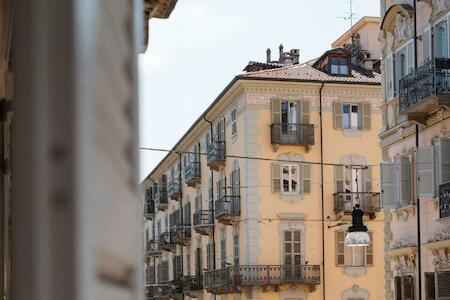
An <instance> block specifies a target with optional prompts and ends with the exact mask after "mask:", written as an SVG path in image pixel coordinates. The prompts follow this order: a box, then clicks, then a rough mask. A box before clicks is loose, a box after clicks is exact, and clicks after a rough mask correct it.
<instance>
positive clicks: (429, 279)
mask: <svg viewBox="0 0 450 300" xmlns="http://www.w3.org/2000/svg"><path fill="white" fill-rule="evenodd" d="M425 295H426V299H428V300H435V299H436V284H435V280H434V272H433V273H431V272H426V273H425Z"/></svg>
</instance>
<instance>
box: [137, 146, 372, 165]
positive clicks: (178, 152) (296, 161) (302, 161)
mask: <svg viewBox="0 0 450 300" xmlns="http://www.w3.org/2000/svg"><path fill="white" fill-rule="evenodd" d="M139 149H140V150H148V151H154V152H166V153H175V154H192V155H202V156H206V155H208V154H207V153H204V152H194V151H182V150H171V149H163V148H151V147H139ZM223 156H224V157H227V158H237V159H248V160H262V161H270V162H284V163H303V164H308V165H324V166H347V165H348V164H342V163H326V162H324V163H321V162H318V161H307V160H289V159H279V158H269V157H256V156H244V155H230V154H225V155H223ZM364 166H368V167H379V166H380V165H379V164H376V165H367V164H364Z"/></svg>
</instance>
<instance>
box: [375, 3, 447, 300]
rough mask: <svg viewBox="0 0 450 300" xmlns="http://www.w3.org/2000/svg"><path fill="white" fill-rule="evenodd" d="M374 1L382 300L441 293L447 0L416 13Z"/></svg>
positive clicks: (443, 293) (444, 296)
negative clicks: (377, 14) (380, 96)
mask: <svg viewBox="0 0 450 300" xmlns="http://www.w3.org/2000/svg"><path fill="white" fill-rule="evenodd" d="M380 3H381V17H382V23H381V30H380V33H379V39H380V42H381V50H382V57H383V59H382V60H383V63H382V73H383V91H384V99H385V102H384V105H383V124H382V129H381V132H380V135H379V137H380V145H381V148H382V151H383V164H382V169H381V173H382V174H381V179H382V200H383V207H384V214H385V218H384V220H385V222H384V223H385V225H384V232H385V235H384V243H385V251H386V255H385V285H384V287H385V291H386V299H448V297H450V293H449V284H450V268H449V265H450V264H449V259H448V258H449V257H448V251H449V249H450V235H449V234H448V232H449V230H450V223H449V222H448V218H446V212H447V210H448V207H447V206H446V204H445V203H446V198H445V196H443V197H439V189H440V186H441V185H442V187H444V189H445V185H443V184H444V183H445V182H447V181H448V180H449V178H447V172H446V165H447V164H446V161H448V158H447V157H448V155H449V153H448V151H447V148H446V145H447V143H448V137H449V133H448V128H449V127H448V126H449V125H450V123H449V122H450V121H449V120H448V116H449V113H448V111H447V110H446V108H445V107H446V103H445V100H446V98H445V97H446V96H448V91H447V88H446V86H447V84H446V81H447V80H448V77H447V75H446V74H448V73H447V72H448V66H446V65H445V64H446V63H448V58H449V57H450V53H449V47H448V42H449V25H450V1H447V0H442V1H441V0H433V1H432V0H429V1H417V9H416V12H414V3H413V1H387V0H386V1H384V0H382V1H381V2H380ZM414 13H416V19H417V24H416V27H417V32H416V34H415V32H414V27H415V26H414ZM415 36H416V37H417V38H416V39H415V38H414V37H415ZM415 41H416V43H415ZM416 126H417V127H416ZM418 203H419V206H420V207H418ZM419 209H420V213H419ZM419 217H420V226H418V220H419ZM418 231H420V239H419V238H418V236H419V233H418ZM419 253H420V255H419ZM419 268H420V269H421V271H420V274H419ZM420 282H421V285H420V284H419V283H420ZM419 293H421V297H420V298H419Z"/></svg>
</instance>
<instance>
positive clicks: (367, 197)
mask: <svg viewBox="0 0 450 300" xmlns="http://www.w3.org/2000/svg"><path fill="white" fill-rule="evenodd" d="M333 195H334V213H335V214H341V213H343V214H344V215H351V214H352V210H353V207H354V206H355V204H359V205H360V208H361V209H362V211H364V214H366V215H369V216H370V217H371V218H374V217H375V213H376V212H379V211H380V193H372V192H358V193H356V192H354V193H353V192H341V193H335V194H333Z"/></svg>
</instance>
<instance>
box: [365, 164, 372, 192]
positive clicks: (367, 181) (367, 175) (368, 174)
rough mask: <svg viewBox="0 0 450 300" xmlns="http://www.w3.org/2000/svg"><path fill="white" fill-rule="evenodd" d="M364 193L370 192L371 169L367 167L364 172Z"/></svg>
mask: <svg viewBox="0 0 450 300" xmlns="http://www.w3.org/2000/svg"><path fill="white" fill-rule="evenodd" d="M364 191H365V192H371V191H372V167H371V166H368V167H367V169H366V170H364Z"/></svg>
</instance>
